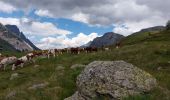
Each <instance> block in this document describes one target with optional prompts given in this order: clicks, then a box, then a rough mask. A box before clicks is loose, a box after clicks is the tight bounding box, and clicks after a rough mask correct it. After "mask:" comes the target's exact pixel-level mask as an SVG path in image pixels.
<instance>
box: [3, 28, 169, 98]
mask: <svg viewBox="0 0 170 100" xmlns="http://www.w3.org/2000/svg"><path fill="white" fill-rule="evenodd" d="M122 44H123V46H122V47H121V48H119V49H115V48H114V47H112V49H111V50H110V51H99V52H97V53H91V54H85V53H82V54H79V55H71V54H63V55H60V56H59V57H56V58H51V59H50V60H48V59H46V58H43V59H42V58H41V59H37V60H36V64H35V65H39V66H35V65H34V64H27V65H26V66H25V67H24V68H22V69H18V70H16V71H10V70H9V69H8V70H7V71H6V72H4V71H1V72H0V99H1V100H5V99H8V98H7V97H9V96H10V99H11V100H63V99H64V98H66V97H68V96H70V95H72V94H73V93H74V92H75V91H76V85H75V81H76V77H77V75H78V74H79V73H80V72H81V71H82V70H83V69H82V68H78V69H74V70H73V69H71V68H70V66H71V65H73V64H85V65H86V64H88V63H90V62H92V61H94V60H104V61H106V60H111V61H114V60H124V61H126V62H129V63H132V64H134V65H136V66H137V67H139V68H141V69H143V70H145V71H147V72H149V73H150V74H152V75H153V76H154V77H155V78H156V79H157V81H158V84H159V87H158V88H156V89H155V90H153V91H152V92H151V93H146V94H143V95H139V96H133V97H127V98H125V100H160V99H161V100H170V32H168V31H162V32H159V33H154V34H153V35H151V36H149V35H148V34H147V33H138V34H135V35H132V36H129V37H127V38H126V39H125V40H123V41H122ZM63 68H64V69H63ZM12 73H19V77H18V78H16V79H14V80H10V76H11V74H12ZM40 83H48V86H46V87H44V88H41V89H35V90H30V89H29V87H31V86H32V85H34V84H40ZM13 95H15V96H13ZM101 100H107V99H106V98H105V97H103V98H101Z"/></svg>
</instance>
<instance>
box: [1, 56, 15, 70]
mask: <svg viewBox="0 0 170 100" xmlns="http://www.w3.org/2000/svg"><path fill="white" fill-rule="evenodd" d="M16 61H17V58H16V57H14V56H12V57H7V58H4V59H2V60H1V62H0V68H2V67H3V69H4V70H5V69H6V66H7V65H10V64H13V63H15V62H16Z"/></svg>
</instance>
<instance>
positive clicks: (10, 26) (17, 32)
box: [5, 25, 39, 50]
mask: <svg viewBox="0 0 170 100" xmlns="http://www.w3.org/2000/svg"><path fill="white" fill-rule="evenodd" d="M5 26H6V27H7V28H8V30H9V31H11V32H13V33H14V34H15V35H16V36H18V37H19V38H21V39H22V40H24V41H25V42H26V43H28V44H29V45H30V46H31V47H32V48H33V49H34V50H39V48H37V47H36V46H35V45H34V44H33V43H32V42H31V41H30V40H29V39H27V38H26V37H25V35H24V34H23V33H22V32H20V30H19V28H18V27H17V26H16V25H5Z"/></svg>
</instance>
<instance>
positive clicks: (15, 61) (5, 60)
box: [0, 47, 109, 70]
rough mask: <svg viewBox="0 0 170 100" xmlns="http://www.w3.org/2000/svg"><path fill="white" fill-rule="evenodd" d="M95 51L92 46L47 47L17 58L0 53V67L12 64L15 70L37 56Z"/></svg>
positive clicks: (31, 61) (3, 67)
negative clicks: (47, 48)
mask: <svg viewBox="0 0 170 100" xmlns="http://www.w3.org/2000/svg"><path fill="white" fill-rule="evenodd" d="M105 50H109V48H105ZM97 51H98V49H97V48H94V47H87V48H65V49H49V50H40V51H32V52H29V53H28V54H26V55H25V56H22V57H20V58H17V57H15V56H4V55H2V54H1V53H0V69H2V70H6V67H7V66H8V65H11V66H12V70H15V69H16V68H17V67H18V66H20V67H21V68H22V67H23V66H24V64H26V63H35V61H34V58H37V57H47V58H50V57H56V56H58V55H60V54H63V53H71V54H80V53H81V52H86V53H92V52H97Z"/></svg>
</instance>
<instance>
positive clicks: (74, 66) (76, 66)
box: [70, 64, 86, 69]
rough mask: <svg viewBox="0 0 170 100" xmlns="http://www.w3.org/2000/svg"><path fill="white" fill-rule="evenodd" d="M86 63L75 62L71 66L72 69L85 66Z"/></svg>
mask: <svg viewBox="0 0 170 100" xmlns="http://www.w3.org/2000/svg"><path fill="white" fill-rule="evenodd" d="M85 66H86V65H82V64H74V65H72V66H71V67H70V68H71V69H76V68H84V67H85Z"/></svg>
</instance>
